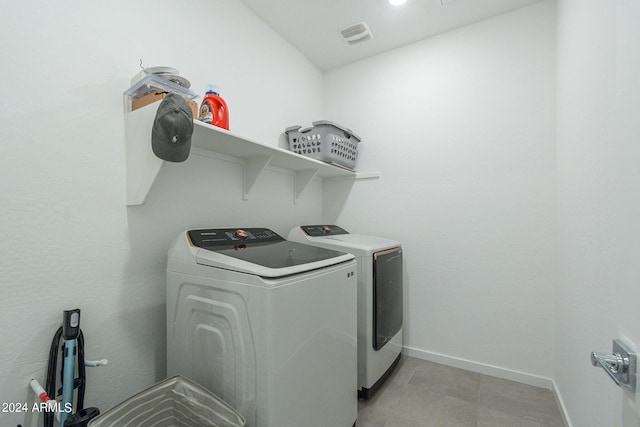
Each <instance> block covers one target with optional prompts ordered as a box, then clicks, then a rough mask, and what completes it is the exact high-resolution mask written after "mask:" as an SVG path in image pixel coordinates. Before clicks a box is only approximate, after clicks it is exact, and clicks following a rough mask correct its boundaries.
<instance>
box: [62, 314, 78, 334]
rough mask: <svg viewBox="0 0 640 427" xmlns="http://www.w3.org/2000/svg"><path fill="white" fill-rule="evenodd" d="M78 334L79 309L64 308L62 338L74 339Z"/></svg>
mask: <svg viewBox="0 0 640 427" xmlns="http://www.w3.org/2000/svg"><path fill="white" fill-rule="evenodd" d="M79 334H80V309H79V308H76V309H74V310H65V311H64V312H63V315H62V338H64V340H65V341H69V340H75V339H77V338H78V335H79Z"/></svg>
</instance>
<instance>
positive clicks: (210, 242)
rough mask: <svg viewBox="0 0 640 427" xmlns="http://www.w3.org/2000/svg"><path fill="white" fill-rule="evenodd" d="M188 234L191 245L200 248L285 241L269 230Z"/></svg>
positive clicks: (228, 230) (213, 231)
mask: <svg viewBox="0 0 640 427" xmlns="http://www.w3.org/2000/svg"><path fill="white" fill-rule="evenodd" d="M187 233H188V235H189V240H191V244H193V246H197V247H199V248H211V247H217V246H235V245H238V244H243V245H247V244H252V243H267V242H281V241H283V240H284V239H283V238H282V237H280V236H279V235H278V234H277V233H275V232H274V231H271V230H269V229H268V228H211V229H207V230H189V231H188V232H187Z"/></svg>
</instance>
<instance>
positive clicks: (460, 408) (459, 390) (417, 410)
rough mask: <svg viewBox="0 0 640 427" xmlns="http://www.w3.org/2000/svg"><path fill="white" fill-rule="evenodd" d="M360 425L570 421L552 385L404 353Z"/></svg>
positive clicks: (361, 410)
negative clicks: (564, 416)
mask: <svg viewBox="0 0 640 427" xmlns="http://www.w3.org/2000/svg"><path fill="white" fill-rule="evenodd" d="M356 427H564V423H563V421H562V416H561V415H560V411H559V409H558V405H557V403H556V401H555V398H554V396H553V393H552V392H551V390H546V389H542V388H538V387H533V386H529V385H525V384H520V383H516V382H513V381H507V380H503V379H500V378H495V377H490V376H487V375H482V374H477V373H475V372H470V371H465V370H462V369H456V368H452V367H449V366H445V365H440V364H437V363H433V362H428V361H425V360H420V359H416V358H413V357H408V356H405V355H403V356H402V359H401V360H400V363H399V365H398V366H397V368H396V370H395V371H394V373H393V374H392V376H391V377H389V379H388V380H387V382H386V383H385V384H384V385H383V386H382V387H381V388H380V390H378V392H377V393H376V394H375V395H374V396H373V397H372V398H371V399H369V400H361V401H359V402H358V421H357V424H356Z"/></svg>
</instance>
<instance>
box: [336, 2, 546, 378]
mask: <svg viewBox="0 0 640 427" xmlns="http://www.w3.org/2000/svg"><path fill="white" fill-rule="evenodd" d="M325 79H326V92H325V116H326V118H327V119H330V120H334V121H336V122H339V123H343V124H345V125H347V126H349V127H350V128H352V129H353V130H354V131H355V132H356V133H358V134H360V136H361V137H362V138H363V141H364V142H363V144H362V154H361V157H360V159H359V166H358V168H359V170H362V171H369V170H379V171H381V174H382V179H381V180H379V181H365V182H362V183H358V184H357V185H358V186H360V187H359V188H358V191H353V192H352V194H351V195H350V197H349V199H348V200H347V201H346V203H345V206H344V210H343V211H342V212H339V210H338V209H334V211H333V212H332V213H331V212H330V213H329V214H328V215H327V217H328V218H330V219H335V220H336V221H337V222H338V223H339V224H341V225H343V226H344V227H345V228H346V229H347V230H350V231H352V232H361V233H365V234H377V235H381V236H387V237H390V238H394V239H398V240H400V241H401V242H402V243H403V246H404V248H405V260H406V273H405V284H406V287H405V290H406V321H405V344H406V345H407V346H408V347H409V348H410V349H412V351H411V352H410V354H413V355H417V356H420V357H425V358H428V359H432V360H437V361H441V362H445V363H450V364H454V365H458V366H462V367H465V368H467V369H475V370H478V371H483V372H487V373H492V374H495V375H500V376H505V377H508V378H513V379H517V380H520V381H526V382H530V383H533V384H538V385H546V386H550V381H549V380H548V379H549V378H550V377H551V375H552V367H551V362H552V360H553V353H552V340H551V339H550V334H552V332H553V327H554V325H555V322H554V319H553V316H554V308H553V297H554V286H555V271H554V232H553V231H554V230H553V224H554V155H555V152H554V131H555V129H554V122H555V109H554V102H555V95H554V94H555V92H554V91H555V84H554V82H555V6H554V3H553V2H550V1H544V2H541V3H537V4H535V5H533V6H531V7H528V8H525V9H521V10H518V11H515V12H512V13H509V14H506V15H502V16H498V17H496V18H494V19H490V20H487V21H483V22H480V23H477V24H475V25H471V26H468V27H465V28H462V29H459V30H456V31H452V32H449V33H446V34H443V35H441V36H438V37H435V38H432V39H429V40H426V41H423V42H420V43H416V44H413V45H410V46H407V47H405V48H402V49H397V50H394V51H391V52H388V53H385V54H382V55H379V56H376V57H373V58H370V59H367V60H364V61H360V62H358V63H355V64H353V65H350V66H346V67H343V68H340V69H336V70H333V71H330V72H328V73H326V77H325ZM325 208H326V206H325ZM485 365H488V366H485Z"/></svg>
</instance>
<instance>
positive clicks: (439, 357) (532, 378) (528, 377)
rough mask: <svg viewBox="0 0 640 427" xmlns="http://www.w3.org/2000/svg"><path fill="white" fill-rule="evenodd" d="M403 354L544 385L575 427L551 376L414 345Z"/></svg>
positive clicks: (533, 384) (566, 418)
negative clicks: (480, 361)
mask: <svg viewBox="0 0 640 427" xmlns="http://www.w3.org/2000/svg"><path fill="white" fill-rule="evenodd" d="M403 354H406V355H407V356H411V357H415V358H418V359H422V360H428V361H430V362H435V363H440V364H442V365H447V366H452V367H454V368H460V369H465V370H467V371H471V372H477V373H479V374H484V375H490V376H492V377H497V378H502V379H505V380H510V381H516V382H519V383H522V384H527V385H532V386H535V387H542V388H545V389H547V390H551V391H552V392H553V395H554V397H555V399H556V402H557V403H558V407H559V408H560V413H561V415H562V419H563V421H564V424H565V426H566V427H573V426H572V424H571V421H570V420H569V416H568V414H567V408H566V407H565V404H564V401H563V400H562V395H561V394H560V392H559V391H558V389H557V387H556V384H555V382H554V381H553V380H552V379H551V378H545V377H540V376H537V375H532V374H527V373H525V372H519V371H513V370H511V369H505V368H500V367H498V366H493V365H487V364H485V363H478V362H473V361H471V360H465V359H460V358H458V357H452V356H447V355H444V354H439V353H434V352H431V351H426V350H420V349H417V348H413V347H407V346H404V349H403Z"/></svg>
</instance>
